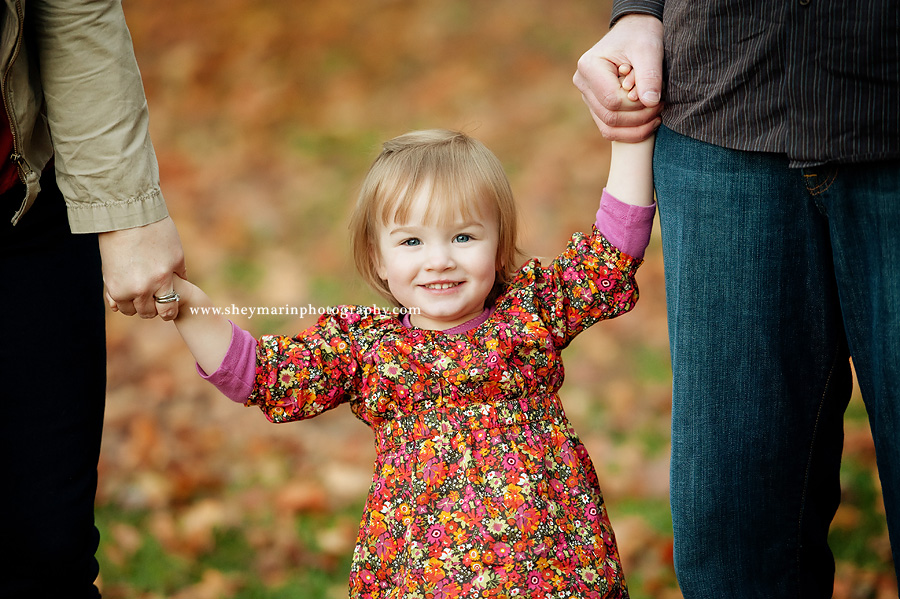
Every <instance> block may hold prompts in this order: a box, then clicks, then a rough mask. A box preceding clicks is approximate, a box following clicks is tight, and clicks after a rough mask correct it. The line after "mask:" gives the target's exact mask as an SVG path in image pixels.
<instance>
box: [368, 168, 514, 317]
mask: <svg viewBox="0 0 900 599" xmlns="http://www.w3.org/2000/svg"><path fill="white" fill-rule="evenodd" d="M430 200H431V189H430V186H428V185H424V186H423V189H420V190H419V192H418V193H417V194H416V195H415V197H414V199H413V203H412V205H411V207H410V208H411V209H410V211H409V218H408V219H406V222H402V223H400V222H396V220H395V219H393V218H392V219H391V220H390V221H389V222H388V223H387V225H386V226H384V227H381V228H380V230H379V234H378V249H379V261H378V276H380V277H381V278H382V279H384V280H386V281H387V284H388V287H389V289H390V291H391V294H392V295H393V296H394V298H396V300H397V301H398V302H400V304H401V305H403V306H405V307H407V308H418V310H419V311H418V313H415V314H411V315H410V322H411V323H412V324H413V325H415V326H417V327H419V328H421V329H432V330H444V329H449V328H452V327H455V326H457V325H460V324H462V323H464V322H466V321H468V320H471V319H473V318H475V317H476V316H478V315H479V314H481V312H482V311H483V310H484V302H485V299H487V296H488V294H489V293H490V292H491V289H492V287H493V285H494V279H495V277H496V262H497V246H498V244H499V230H500V222H499V219H498V216H497V215H496V213H495V212H496V211H493V210H483V212H485V214H483V215H480V216H479V217H478V220H477V222H476V221H474V220H470V219H465V218H463V217H462V215H460V214H457V215H456V216H454V217H453V218H451V219H448V220H449V221H450V222H446V223H433V222H431V221H432V220H434V219H426V213H427V209H428V205H429V202H430Z"/></svg>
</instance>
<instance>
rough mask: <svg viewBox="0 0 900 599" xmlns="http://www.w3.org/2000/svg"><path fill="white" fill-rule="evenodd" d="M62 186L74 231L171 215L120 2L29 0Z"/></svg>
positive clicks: (115, 226)
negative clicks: (161, 188) (164, 198)
mask: <svg viewBox="0 0 900 599" xmlns="http://www.w3.org/2000/svg"><path fill="white" fill-rule="evenodd" d="M28 13H29V14H28V16H27V17H26V22H28V21H30V23H31V26H32V27H33V28H34V29H33V30H32V32H30V33H31V36H33V37H32V39H33V40H34V41H35V42H36V49H37V52H38V54H39V64H40V65H41V82H42V85H43V89H44V98H45V101H46V105H47V106H46V108H47V117H48V120H49V126H50V133H51V137H52V139H53V146H54V149H55V160H56V171H57V179H58V184H59V188H60V190H61V191H62V193H63V195H64V196H65V198H66V204H67V207H68V212H69V223H70V226H71V229H72V231H73V232H75V233H93V232H103V231H112V230H118V229H128V228H132V227H137V226H142V225H146V224H150V223H152V222H156V221H158V220H161V219H163V218H165V217H166V216H167V211H166V205H165V201H164V200H163V197H162V193H161V191H160V187H159V167H158V165H157V161H156V155H155V153H154V150H153V144H152V143H151V142H150V132H149V113H148V109H147V100H146V97H145V96H144V88H143V84H142V82H141V76H140V72H139V71H138V66H137V61H136V60H135V57H134V49H133V47H132V42H131V35H130V33H129V32H128V28H127V26H126V24H125V16H124V13H123V12H122V6H121V2H120V1H119V0H31V1H30V2H29V3H28Z"/></svg>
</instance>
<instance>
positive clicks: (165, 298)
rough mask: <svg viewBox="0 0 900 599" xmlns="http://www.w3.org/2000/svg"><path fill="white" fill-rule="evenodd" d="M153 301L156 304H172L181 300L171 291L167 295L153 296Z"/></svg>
mask: <svg viewBox="0 0 900 599" xmlns="http://www.w3.org/2000/svg"><path fill="white" fill-rule="evenodd" d="M153 299H155V300H156V303H157V304H171V303H172V302H177V301H179V300H181V296H180V295H178V294H177V293H175V292H174V291H173V292H171V293H167V294H165V295H161V296H159V297H156V296H155V295H154V296H153Z"/></svg>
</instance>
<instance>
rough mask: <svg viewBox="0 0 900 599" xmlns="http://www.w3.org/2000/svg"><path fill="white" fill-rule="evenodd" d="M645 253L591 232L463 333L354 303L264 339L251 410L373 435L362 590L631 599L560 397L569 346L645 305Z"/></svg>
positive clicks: (520, 277) (397, 595)
mask: <svg viewBox="0 0 900 599" xmlns="http://www.w3.org/2000/svg"><path fill="white" fill-rule="evenodd" d="M639 264H640V261H639V260H636V259H633V258H631V257H629V256H627V255H625V254H622V253H620V252H619V251H618V250H617V249H616V248H615V247H613V246H612V245H611V244H610V243H609V242H608V241H607V240H606V239H605V238H604V237H603V236H602V235H600V234H599V233H598V232H597V231H596V229H595V230H594V233H593V235H590V236H587V235H584V234H581V233H578V234H575V235H574V236H573V237H572V239H571V241H570V242H569V245H568V247H567V249H566V251H565V252H564V253H563V254H562V255H561V256H559V257H558V258H556V259H555V260H553V262H552V263H550V264H549V265H547V266H542V265H541V264H540V262H539V261H538V260H531V261H529V262H528V263H526V264H525V265H524V266H523V267H522V268H521V269H520V270H519V271H518V273H517V274H516V276H515V277H514V278H513V280H512V281H511V282H510V284H509V285H508V286H507V288H506V290H505V292H503V293H502V294H501V295H500V296H499V298H498V299H497V300H496V302H495V304H494V310H493V312H492V313H491V314H490V317H489V318H487V319H486V320H485V321H484V322H482V323H481V324H480V325H478V326H476V327H475V328H472V329H471V330H468V331H466V332H462V333H457V334H447V333H445V332H441V331H430V330H420V329H417V328H414V327H407V326H404V325H403V324H402V323H401V322H400V321H399V320H398V319H397V317H396V316H394V315H392V314H387V313H371V311H369V312H368V313H366V312H365V311H363V310H361V309H355V308H354V307H351V306H345V307H343V308H342V310H340V311H335V312H336V313H335V314H331V315H325V316H322V317H321V318H320V319H319V321H318V323H317V324H316V325H314V326H313V327H311V328H309V329H307V330H306V331H304V332H302V333H301V334H299V335H298V336H296V337H283V336H267V337H263V338H262V339H261V340H260V341H259V344H258V347H257V370H256V381H255V386H254V389H253V391H252V393H251V396H250V399H249V400H248V401H247V404H248V405H257V406H259V407H260V408H261V409H262V411H263V412H264V413H265V415H266V417H267V418H269V419H270V420H271V421H273V422H287V421H292V420H300V419H305V418H309V417H311V416H315V415H316V414H319V413H321V412H322V411H324V410H328V409H330V408H333V407H335V406H337V405H339V404H341V403H349V404H350V408H351V410H352V411H353V413H354V414H355V415H356V416H357V417H358V418H359V419H360V420H362V421H363V422H365V423H366V424H368V425H369V426H370V427H371V428H372V430H373V431H374V433H375V444H376V447H377V458H376V461H375V472H374V475H373V479H372V486H371V488H370V490H369V495H368V497H367V499H366V504H365V510H364V514H363V517H362V521H361V523H360V530H359V536H358V538H357V543H356V548H355V550H354V554H353V563H352V567H351V574H350V596H351V597H353V598H360V599H401V598H402V599H450V598H454V597H504V598H506V597H528V598H532V599H540V598H553V599H558V598H564V597H572V598H591V599H600V598H606V597H627V596H628V593H627V590H626V586H625V579H624V577H623V573H622V567H621V562H620V560H619V555H618V551H617V549H616V542H615V537H614V535H613V531H612V528H611V526H610V523H609V519H608V517H607V514H606V508H605V506H604V503H603V496H602V494H601V492H600V486H599V483H598V480H597V475H596V473H595V470H594V467H593V464H592V463H591V461H590V458H589V457H588V454H587V451H586V450H585V447H584V445H583V444H582V443H581V441H580V440H579V438H578V437H577V436H576V434H575V432H574V431H573V430H572V427H571V425H570V424H569V421H568V419H567V418H566V415H565V414H564V412H563V408H562V405H561V404H560V400H559V397H558V395H557V391H558V390H559V388H560V385H561V384H562V381H563V365H562V361H561V360H560V351H561V350H562V349H563V348H565V347H566V346H567V345H568V344H569V342H570V341H571V340H572V338H573V337H574V336H575V335H577V334H578V333H579V332H581V331H582V330H584V329H585V328H586V327H588V326H590V325H591V324H593V323H595V322H596V321H598V320H601V319H604V318H612V317H615V316H618V315H619V314H622V313H624V312H626V311H628V310H629V309H631V307H632V306H633V305H634V302H635V301H636V300H637V286H636V284H635V281H634V273H635V271H636V269H637V267H638V265H639Z"/></svg>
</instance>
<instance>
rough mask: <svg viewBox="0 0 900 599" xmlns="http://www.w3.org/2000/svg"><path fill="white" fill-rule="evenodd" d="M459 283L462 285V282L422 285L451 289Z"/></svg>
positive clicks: (430, 287)
mask: <svg viewBox="0 0 900 599" xmlns="http://www.w3.org/2000/svg"><path fill="white" fill-rule="evenodd" d="M459 285H462V283H427V284H425V285H422V287H424V288H425V289H450V288H451V287H457V286H459Z"/></svg>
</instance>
